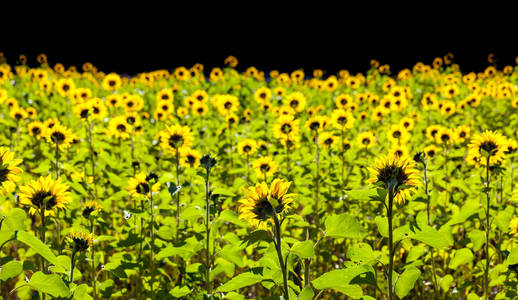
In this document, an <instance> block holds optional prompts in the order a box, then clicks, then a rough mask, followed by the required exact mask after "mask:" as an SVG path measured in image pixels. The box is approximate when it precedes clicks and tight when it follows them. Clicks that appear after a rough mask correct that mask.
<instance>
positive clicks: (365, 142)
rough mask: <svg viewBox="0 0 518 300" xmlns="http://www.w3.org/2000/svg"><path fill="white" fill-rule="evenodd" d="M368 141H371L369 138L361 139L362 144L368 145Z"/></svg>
mask: <svg viewBox="0 0 518 300" xmlns="http://www.w3.org/2000/svg"><path fill="white" fill-rule="evenodd" d="M370 142H371V140H370V139H369V138H364V139H363V140H362V144H364V145H368V144H370Z"/></svg>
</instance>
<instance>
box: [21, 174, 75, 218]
mask: <svg viewBox="0 0 518 300" xmlns="http://www.w3.org/2000/svg"><path fill="white" fill-rule="evenodd" d="M20 191H21V193H20V203H21V204H23V205H27V206H30V210H29V213H31V214H34V213H35V212H37V211H38V210H42V209H43V210H45V215H51V216H54V215H55V210H58V209H65V208H66V205H67V204H68V203H70V201H71V200H72V199H71V198H70V196H69V192H68V185H67V184H66V183H62V182H61V180H60V179H58V180H54V179H52V176H51V175H50V174H49V175H48V176H47V177H40V178H39V179H38V180H31V181H30V182H29V183H27V184H26V185H25V186H22V187H20Z"/></svg>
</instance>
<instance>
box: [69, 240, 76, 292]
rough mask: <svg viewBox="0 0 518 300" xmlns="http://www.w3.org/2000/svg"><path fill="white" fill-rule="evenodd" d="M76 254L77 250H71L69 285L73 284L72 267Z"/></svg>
mask: <svg viewBox="0 0 518 300" xmlns="http://www.w3.org/2000/svg"><path fill="white" fill-rule="evenodd" d="M76 252H77V250H76V249H75V246H74V249H73V250H72V259H71V265H70V283H72V282H74V267H75V259H76Z"/></svg>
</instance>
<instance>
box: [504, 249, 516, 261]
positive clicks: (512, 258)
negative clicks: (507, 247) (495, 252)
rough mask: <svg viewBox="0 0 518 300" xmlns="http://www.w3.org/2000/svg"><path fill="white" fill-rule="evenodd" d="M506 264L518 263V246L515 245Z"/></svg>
mask: <svg viewBox="0 0 518 300" xmlns="http://www.w3.org/2000/svg"><path fill="white" fill-rule="evenodd" d="M505 264H507V265H508V266H510V265H515V264H518V247H514V248H513V249H512V250H511V253H509V255H508V256H507V258H506V259H505Z"/></svg>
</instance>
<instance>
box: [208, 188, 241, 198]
mask: <svg viewBox="0 0 518 300" xmlns="http://www.w3.org/2000/svg"><path fill="white" fill-rule="evenodd" d="M212 194H213V195H220V196H227V197H234V196H235V195H236V194H234V193H232V192H231V191H229V190H227V189H224V188H215V189H214V190H213V191H212Z"/></svg>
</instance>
